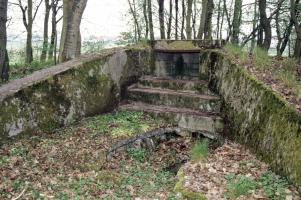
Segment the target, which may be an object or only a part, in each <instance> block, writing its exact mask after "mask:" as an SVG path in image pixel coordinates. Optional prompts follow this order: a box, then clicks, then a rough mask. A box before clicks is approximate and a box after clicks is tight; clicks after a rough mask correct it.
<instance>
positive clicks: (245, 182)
mask: <svg viewBox="0 0 301 200" xmlns="http://www.w3.org/2000/svg"><path fill="white" fill-rule="evenodd" d="M225 178H226V179H227V180H228V181H229V182H228V184H227V192H226V194H225V196H226V197H227V198H230V199H236V198H237V197H240V196H246V195H248V194H250V192H251V191H254V190H256V188H257V183H256V181H254V180H252V179H250V178H248V177H246V176H235V175H233V174H230V175H228V176H226V177H225Z"/></svg>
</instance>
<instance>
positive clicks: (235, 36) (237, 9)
mask: <svg viewBox="0 0 301 200" xmlns="http://www.w3.org/2000/svg"><path fill="white" fill-rule="evenodd" d="M241 9H242V0H235V4H234V14H233V22H232V26H233V33H232V38H231V42H232V43H233V44H238V43H239V32H240V25H241V14H242V13H241Z"/></svg>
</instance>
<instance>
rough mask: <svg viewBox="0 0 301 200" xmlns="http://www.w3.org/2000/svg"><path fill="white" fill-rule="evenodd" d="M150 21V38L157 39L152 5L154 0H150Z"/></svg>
mask: <svg viewBox="0 0 301 200" xmlns="http://www.w3.org/2000/svg"><path fill="white" fill-rule="evenodd" d="M147 9H148V23H149V36H150V40H151V41H154V40H155V34H154V24H153V10H152V9H153V6H152V0H148V8H147Z"/></svg>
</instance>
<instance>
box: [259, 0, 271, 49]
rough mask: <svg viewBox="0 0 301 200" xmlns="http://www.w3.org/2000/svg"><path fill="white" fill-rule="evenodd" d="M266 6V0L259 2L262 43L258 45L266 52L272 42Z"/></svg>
mask: <svg viewBox="0 0 301 200" xmlns="http://www.w3.org/2000/svg"><path fill="white" fill-rule="evenodd" d="M266 6H267V4H266V0H260V1H259V15H260V26H261V27H262V31H263V33H264V38H263V41H262V42H261V43H259V46H260V47H261V48H263V49H265V50H267V51H268V50H269V49H270V46H271V42H272V29H271V23H270V20H269V19H268V18H267V14H266ZM261 34H262V33H261ZM262 35H263V34H262Z"/></svg>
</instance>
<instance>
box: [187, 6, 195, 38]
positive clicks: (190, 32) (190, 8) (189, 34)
mask: <svg viewBox="0 0 301 200" xmlns="http://www.w3.org/2000/svg"><path fill="white" fill-rule="evenodd" d="M192 3H193V0H188V1H187V15H186V35H187V39H188V40H191V39H192V27H191V17H192Z"/></svg>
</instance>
